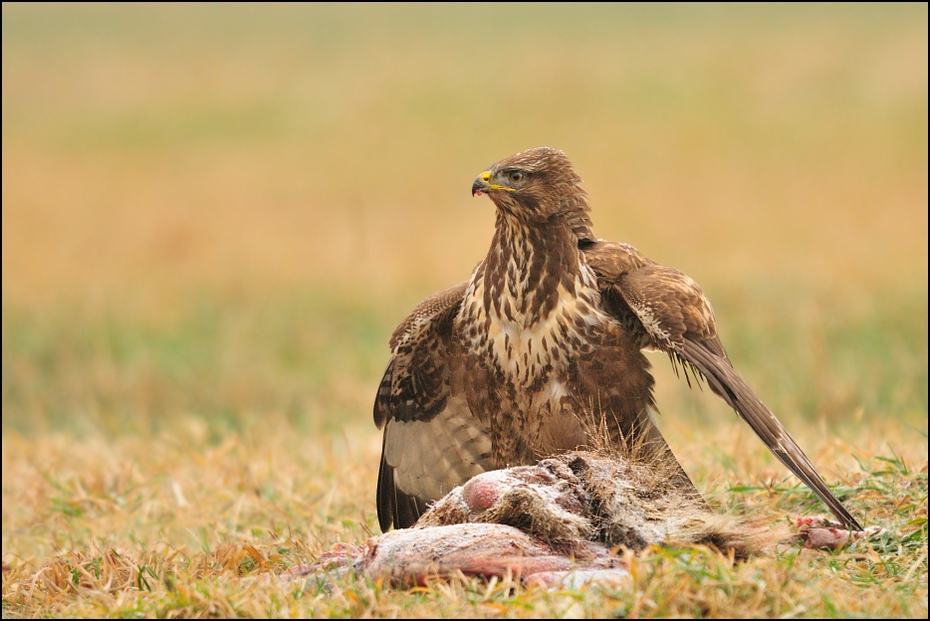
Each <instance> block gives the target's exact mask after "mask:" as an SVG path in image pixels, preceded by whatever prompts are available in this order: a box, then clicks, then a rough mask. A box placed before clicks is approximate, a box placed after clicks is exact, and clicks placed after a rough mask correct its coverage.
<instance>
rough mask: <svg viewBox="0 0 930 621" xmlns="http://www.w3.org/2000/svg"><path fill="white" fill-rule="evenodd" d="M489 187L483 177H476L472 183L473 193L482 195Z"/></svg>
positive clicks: (473, 194)
mask: <svg viewBox="0 0 930 621" xmlns="http://www.w3.org/2000/svg"><path fill="white" fill-rule="evenodd" d="M487 187H488V186H487V184H486V183H484V182H483V181H482V180H481V179H475V182H474V183H473V184H471V195H472V196H481V195H482V194H484V190H485V188H487Z"/></svg>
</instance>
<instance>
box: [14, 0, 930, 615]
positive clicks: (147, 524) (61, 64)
mask: <svg viewBox="0 0 930 621" xmlns="http://www.w3.org/2000/svg"><path fill="white" fill-rule="evenodd" d="M2 15H3V19H2V33H3V41H2V50H3V58H2V67H3V69H2V73H3V89H2V90H3V93H2V101H3V111H2V128H3V136H2V150H3V151H2V153H3V156H2V158H3V182H2V186H3V187H2V281H3V282H2V324H3V334H2V434H3V435H2V441H3V442H2V444H3V448H2V480H3V485H2V523H3V532H2V561H3V608H2V610H3V617H4V618H23V617H97V616H105V617H216V616H224V617H225V616H241V617H267V616H270V617H308V616H311V617H320V616H330V617H396V616H403V617H429V618H435V617H476V616H477V617H545V618H549V617H566V616H567V617H578V616H585V617H603V616H624V617H665V616H702V617H735V616H739V617H774V616H778V617H808V616H810V617H848V616H856V617H869V618H874V617H915V618H926V615H927V613H928V606H927V597H928V589H927V462H928V458H927V451H928V442H927V420H928V409H927V341H928V335H927V317H928V315H927V277H928V274H927V257H928V248H927V224H928V223H927V213H928V194H927V169H928V157H927V153H928V151H927V113H928V108H927V75H928V65H927V49H928V36H927V17H928V16H927V5H926V4H890V5H886V4H882V5H877V4H865V5H842V4H841V5H813V6H806V5H804V6H776V5H758V6H757V5H736V6H728V5H659V6H652V5H631V6H627V5H619V6H618V5H591V4H581V5H571V6H569V5H548V4H546V5H529V6H525V5H522V4H521V5H517V4H478V5H473V4H468V5H464V4H451V5H438V4H427V5H412V4H401V5H384V6H382V5H365V4H348V5H346V4H314V5H305V6H283V5H279V6H271V7H268V6H263V5H262V6H260V5H219V6H214V5H193V4H191V5H180V6H174V5H171V6H166V5H141V6H135V5H113V6H110V5H80V4H79V5H71V4H69V5H60V4H38V5H19V4H15V3H14V4H10V3H4V4H3V8H2ZM544 144H548V145H551V146H556V147H558V148H561V149H563V150H564V151H566V153H567V154H568V155H569V157H570V158H571V159H572V160H573V162H574V164H575V166H576V169H577V170H578V171H579V173H580V174H581V176H582V177H583V178H584V180H585V187H586V189H587V191H588V192H589V194H590V197H591V200H592V204H593V206H594V211H593V219H594V225H595V232H596V233H597V234H598V235H599V236H601V237H603V238H605V239H611V240H616V241H624V242H627V243H630V244H632V245H634V246H636V247H638V248H639V249H640V250H642V251H643V252H644V253H645V254H646V255H647V256H649V257H650V258H652V259H654V260H657V261H659V262H661V263H664V264H667V265H671V266H674V267H676V268H678V269H680V270H682V271H684V272H686V273H688V274H689V275H691V276H692V277H693V278H694V279H695V280H697V281H698V282H699V283H700V284H701V285H702V286H703V287H704V289H705V291H706V292H707V293H708V295H709V297H710V299H711V300H712V302H713V303H714V308H715V311H716V316H717V320H718V323H719V325H720V329H721V336H722V339H723V342H724V344H725V345H726V347H727V349H728V352H729V354H730V358H731V359H732V360H733V362H734V364H735V366H736V368H737V369H739V370H740V371H741V373H742V374H743V375H744V376H745V377H746V378H747V379H748V381H749V383H750V384H751V385H752V386H753V387H754V388H755V390H756V391H757V392H758V394H759V395H760V396H761V397H762V398H763V400H764V401H765V402H766V404H767V405H769V406H770V407H771V408H772V410H773V411H774V412H776V413H777V414H778V415H779V417H780V418H781V420H782V421H783V422H784V423H785V425H786V427H787V428H788V429H789V430H790V431H791V432H792V434H793V435H794V436H795V437H796V439H797V440H798V441H799V443H800V444H801V445H802V446H803V447H804V448H805V450H806V451H807V453H808V454H809V455H810V457H811V459H812V460H813V461H814V463H816V464H817V465H818V467H819V469H820V471H821V473H822V474H823V475H824V477H825V479H826V480H827V481H828V482H829V483H830V484H831V485H835V486H836V488H835V489H836V491H837V494H838V495H839V496H840V498H841V499H843V501H844V503H845V504H846V506H847V507H848V508H849V509H850V511H851V512H852V513H853V514H854V515H856V516H857V517H859V518H860V521H861V522H863V524H865V525H871V524H877V525H880V526H882V527H884V528H885V532H884V533H883V534H882V535H880V536H878V537H875V538H873V539H871V540H869V541H860V542H857V543H856V544H854V545H853V546H852V547H850V548H849V549H847V550H843V551H839V552H835V553H826V552H812V551H807V550H800V549H799V548H797V547H787V548H784V549H780V550H779V551H778V552H777V553H776V554H773V555H760V556H758V557H755V558H752V559H750V560H749V561H747V562H745V563H739V564H734V563H733V562H731V561H730V560H729V559H727V558H726V557H722V556H719V555H717V554H715V553H713V552H711V551H709V550H704V549H687V550H663V549H654V550H649V551H647V553H645V554H643V555H642V556H641V557H639V558H638V559H637V560H636V567H635V571H634V587H633V588H632V589H630V590H628V591H611V590H605V589H599V588H589V589H582V590H579V591H561V592H549V591H544V590H539V589H530V588H524V587H523V586H521V585H520V584H518V583H515V582H513V581H507V580H504V581H492V582H490V583H482V582H480V581H477V580H474V579H464V578H463V579H461V580H455V581H452V582H451V583H434V584H431V585H430V586H429V587H424V588H417V589H412V590H404V589H391V588H389V587H387V586H386V585H383V584H378V583H371V582H368V581H365V580H363V579H356V578H354V577H348V578H346V579H344V580H340V581H337V583H336V584H335V586H333V587H332V588H324V586H323V585H321V584H317V583H316V582H314V581H288V580H284V579H282V578H281V576H282V574H285V572H287V571H288V570H289V569H291V568H294V567H296V566H298V565H300V564H304V563H312V562H314V561H315V560H316V559H317V558H318V557H319V555H320V554H321V553H322V552H324V551H326V550H327V549H329V548H330V546H332V545H333V544H334V543H336V542H340V541H343V542H353V543H360V542H362V541H364V540H365V539H366V538H368V537H370V536H373V535H375V534H377V533H378V532H379V530H378V525H377V516H376V510H375V503H374V495H375V481H376V477H377V468H378V459H379V455H380V448H381V438H380V433H379V432H378V431H377V430H376V429H375V427H374V424H373V422H372V418H371V407H372V403H373V400H374V395H375V391H376V389H377V385H378V381H379V380H380V377H381V373H382V372H383V369H384V365H385V364H386V363H387V360H388V354H389V351H388V346H387V341H388V338H389V335H390V333H391V331H392V330H393V328H394V326H395V325H397V323H399V322H400V321H401V320H402V319H403V317H404V316H405V315H406V313H407V312H409V310H411V309H412V308H413V306H414V305H415V304H416V303H417V302H419V301H420V300H421V299H422V298H424V297H426V296H427V295H429V294H430V293H433V292H435V291H438V290H440V289H444V288H446V287H448V286H451V285H453V284H455V283H458V282H460V281H462V280H464V279H466V278H467V277H468V275H469V274H470V271H471V269H472V268H473V266H474V265H475V263H476V262H477V261H478V260H479V259H480V258H481V257H482V256H483V254H484V253H485V252H486V251H487V248H488V245H489V243H490V237H491V231H492V228H493V223H494V212H493V205H492V204H491V203H490V202H489V201H488V200H487V199H486V198H483V199H480V200H479V199H472V197H471V196H470V193H469V189H470V187H471V183H472V181H473V180H474V178H475V176H476V175H477V174H479V173H480V172H481V171H483V170H485V168H486V167H487V166H488V165H489V164H490V163H492V162H494V161H496V160H498V159H500V158H502V157H504V156H506V155H509V154H511V153H514V152H516V151H519V150H522V149H525V148H529V147H533V146H540V145H544ZM652 360H653V363H654V365H655V371H656V376H657V383H658V385H657V397H658V401H659V407H660V410H661V412H662V417H661V420H660V421H659V422H660V426H661V427H662V430H663V432H664V433H665V435H666V437H667V438H668V439H669V443H670V444H671V446H672V447H673V449H674V450H675V452H676V454H677V455H678V457H679V459H680V460H681V462H682V464H683V465H684V467H685V468H686V469H687V470H688V472H689V474H691V476H692V478H693V479H694V480H695V482H696V483H697V485H698V487H699V489H700V490H701V491H702V492H703V493H704V494H705V495H706V497H707V498H708V501H709V502H710V504H711V505H712V506H713V507H715V508H716V509H717V510H719V511H720V512H721V513H730V514H733V515H740V516H750V517H756V516H760V517H765V518H766V519H770V520H771V522H772V523H773V524H775V523H780V522H782V521H784V520H787V519H790V517H792V516H795V515H800V514H822V513H825V512H826V510H825V508H824V507H822V506H821V505H819V504H818V502H817V501H816V497H814V496H813V495H812V494H811V493H809V492H808V490H807V489H806V488H804V487H803V485H802V484H800V483H799V482H798V481H797V480H796V479H794V478H792V477H791V476H790V475H789V474H788V473H787V471H785V470H784V468H782V466H781V465H780V464H778V462H777V461H776V460H775V459H774V458H773V457H772V456H771V455H770V454H769V453H768V452H767V451H766V449H765V447H764V446H763V445H762V444H761V442H759V441H757V440H756V438H755V437H754V436H753V435H752V432H751V431H749V429H748V428H746V426H745V425H744V424H742V423H741V422H740V421H739V420H738V419H737V418H736V416H735V415H734V414H733V412H732V411H730V410H728V409H727V408H726V407H725V406H724V405H723V404H722V403H721V402H719V400H717V399H716V398H715V397H713V395H712V394H710V391H709V390H706V389H705V390H703V391H701V390H696V389H695V390H689V389H688V387H687V385H686V384H685V383H684V382H683V381H681V380H679V379H677V378H676V377H675V375H674V373H673V372H672V370H671V368H670V366H669V364H668V361H667V359H665V358H664V357H662V356H659V355H656V356H655V357H654V358H652Z"/></svg>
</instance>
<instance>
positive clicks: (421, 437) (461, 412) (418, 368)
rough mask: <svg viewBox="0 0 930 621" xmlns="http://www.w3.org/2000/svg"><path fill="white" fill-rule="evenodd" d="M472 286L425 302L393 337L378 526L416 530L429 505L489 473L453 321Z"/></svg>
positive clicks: (385, 381) (383, 388) (383, 412)
mask: <svg viewBox="0 0 930 621" xmlns="http://www.w3.org/2000/svg"><path fill="white" fill-rule="evenodd" d="M466 285H467V283H462V284H460V285H458V286H456V287H453V288H451V289H448V290H446V291H443V292H441V293H437V294H435V295H433V296H431V297H429V298H427V299H426V300H424V301H423V302H421V303H420V304H419V305H418V306H417V307H416V308H415V309H414V311H413V313H411V314H410V316H409V317H407V318H406V319H405V320H404V322H403V323H401V325H400V326H398V328H397V329H396V330H395V331H394V334H393V336H392V337H391V351H392V355H391V360H390V362H388V365H387V369H386V370H385V372H384V377H383V378H382V379H381V384H380V386H379V388H378V395H377V397H376V398H375V406H374V419H375V424H376V425H377V426H378V428H379V429H380V428H382V427H383V428H384V439H383V442H382V448H381V467H380V470H379V472H378V494H377V504H378V521H379V523H380V525H381V530H382V531H384V532H387V531H388V530H389V529H390V528H391V525H392V524H393V525H394V526H395V527H396V528H407V527H408V526H412V525H413V524H414V523H415V522H416V521H417V519H418V518H419V517H420V515H421V514H422V513H424V512H425V511H426V509H427V506H428V504H429V503H431V502H433V501H434V500H438V499H439V498H441V497H443V496H444V495H445V494H447V493H448V492H450V491H451V490H452V489H453V488H454V487H456V486H458V485H461V484H462V483H464V482H465V481H467V480H468V479H470V478H471V477H473V476H475V475H477V474H480V473H482V472H484V471H486V470H490V469H491V465H490V464H491V461H490V454H491V440H490V438H489V436H488V434H487V431H486V430H485V428H484V427H483V426H482V425H481V424H480V423H479V422H478V420H477V419H476V418H475V417H474V416H473V415H472V413H471V410H470V409H469V408H468V404H467V403H466V401H465V395H464V394H463V389H462V382H461V377H462V374H463V372H464V369H463V361H462V356H461V355H459V354H458V352H457V342H456V340H455V338H454V334H453V330H454V319H455V315H456V313H457V312H458V310H459V306H460V305H461V302H462V296H463V295H464V293H465V287H466Z"/></svg>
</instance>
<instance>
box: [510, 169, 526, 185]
mask: <svg viewBox="0 0 930 621" xmlns="http://www.w3.org/2000/svg"><path fill="white" fill-rule="evenodd" d="M509 176H510V180H511V181H513V182H514V183H516V182H519V181H523V173H522V172H520V171H519V170H512V171H510V174H509Z"/></svg>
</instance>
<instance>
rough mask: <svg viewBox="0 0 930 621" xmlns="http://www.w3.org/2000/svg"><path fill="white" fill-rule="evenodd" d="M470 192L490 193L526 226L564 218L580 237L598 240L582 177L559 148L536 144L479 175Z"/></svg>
mask: <svg viewBox="0 0 930 621" xmlns="http://www.w3.org/2000/svg"><path fill="white" fill-rule="evenodd" d="M471 193H472V196H481V195H482V194H487V195H488V196H489V197H490V198H491V200H492V201H494V204H495V205H496V206H497V208H498V210H500V211H501V212H502V213H503V214H505V215H507V216H510V217H513V218H516V219H517V220H519V221H521V222H522V223H523V224H525V225H529V226H534V225H536V226H538V225H541V224H543V223H547V222H551V221H553V220H554V219H557V218H562V219H564V221H565V222H567V223H568V224H569V225H570V226H571V227H572V230H573V231H574V232H575V234H576V235H577V236H578V238H579V239H590V240H594V239H595V238H594V235H593V233H592V232H591V219H590V217H589V216H588V212H589V211H590V207H589V206H588V200H587V193H586V192H585V191H584V190H583V189H582V188H581V177H579V176H578V173H576V172H575V169H574V168H573V167H572V163H571V162H570V161H569V159H568V157H567V156H566V155H565V153H563V152H562V151H560V150H558V149H553V148H552V147H537V148H535V149H529V150H527V151H521V152H520V153H517V154H515V155H511V156H510V157H506V158H504V159H502V160H501V161H499V162H497V163H496V164H494V165H493V166H491V167H490V168H488V169H487V170H486V171H484V172H483V173H481V174H480V175H478V178H477V179H475V182H474V183H473V184H472V186H471Z"/></svg>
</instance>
